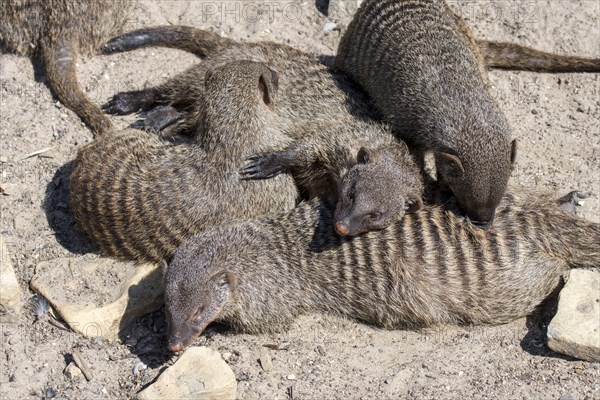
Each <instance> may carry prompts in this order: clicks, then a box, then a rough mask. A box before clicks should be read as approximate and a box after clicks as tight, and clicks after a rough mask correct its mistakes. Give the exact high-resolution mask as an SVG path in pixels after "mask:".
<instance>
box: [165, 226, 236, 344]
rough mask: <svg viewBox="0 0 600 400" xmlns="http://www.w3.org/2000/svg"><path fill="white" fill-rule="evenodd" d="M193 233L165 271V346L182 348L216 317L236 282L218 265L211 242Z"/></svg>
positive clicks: (220, 312)
mask: <svg viewBox="0 0 600 400" xmlns="http://www.w3.org/2000/svg"><path fill="white" fill-rule="evenodd" d="M201 241H202V240H195V238H194V237H192V238H191V239H190V240H188V242H187V243H185V244H184V245H182V246H181V247H180V248H179V249H178V250H177V252H176V253H175V256H174V257H173V260H172V261H171V264H170V265H169V266H168V268H167V271H166V273H165V311H166V317H167V327H168V328H167V332H168V348H169V350H171V351H173V352H179V351H182V350H183V349H184V348H185V347H187V346H188V345H190V344H191V343H192V342H193V341H194V340H196V338H198V336H200V334H201V333H202V332H203V331H204V329H205V328H206V327H207V326H208V325H209V324H210V323H211V322H213V321H215V320H217V319H219V317H220V316H221V315H222V313H223V309H224V307H225V305H226V304H227V303H228V301H229V300H230V297H231V293H232V291H233V288H234V287H235V284H236V278H235V276H234V274H233V273H231V272H228V271H226V270H224V269H222V270H221V269H217V268H215V265H218V264H219V263H218V261H217V260H215V258H216V256H215V255H214V254H213V253H212V252H211V251H210V250H207V248H210V247H212V246H210V245H208V246H207V245H206V243H203V244H202V246H201V245H200V244H199V243H200V242H201Z"/></svg>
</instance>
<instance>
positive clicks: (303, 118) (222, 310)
mask: <svg viewBox="0 0 600 400" xmlns="http://www.w3.org/2000/svg"><path fill="white" fill-rule="evenodd" d="M109 3H110V4H108V3H107V4H104V2H102V1H96V2H92V3H89V4H88V3H86V2H81V3H79V2H71V1H66V0H54V1H49V2H42V1H35V0H31V1H19V0H8V1H5V2H3V3H2V5H0V11H2V15H1V16H0V22H2V23H3V24H0V42H1V43H2V45H3V46H4V47H7V48H9V49H12V50H14V51H17V52H18V53H21V54H33V53H38V54H39V55H41V56H42V59H43V62H44V66H45V69H46V73H47V75H48V78H49V81H50V85H51V87H52V89H53V90H54V92H55V93H56V95H57V97H58V98H59V99H60V100H61V101H63V102H64V103H65V105H67V106H68V107H70V108H72V109H73V110H74V111H75V112H76V113H77V114H78V115H79V116H80V117H81V118H82V119H83V120H84V121H85V122H86V123H87V124H88V125H89V126H90V128H91V129H92V131H93V132H94V133H96V134H97V136H96V139H95V140H94V141H93V142H92V143H91V144H89V145H86V146H84V147H83V148H82V149H81V150H80V151H79V153H78V155H77V158H76V160H75V163H74V167H73V172H72V176H71V183H70V192H71V208H72V210H73V213H74V215H75V217H76V220H77V221H78V224H79V226H80V227H81V228H82V229H83V231H84V232H86V233H87V234H88V235H89V236H90V237H91V238H92V239H93V240H94V241H95V242H96V243H97V244H98V246H99V247H100V251H101V252H102V253H103V254H105V255H111V256H116V257H120V258H123V259H132V260H136V261H153V262H160V261H162V260H166V261H170V264H169V265H168V267H167V271H166V274H165V277H166V282H165V285H166V295H165V296H166V303H167V307H166V311H167V320H168V323H169V348H170V349H171V350H173V351H180V350H182V349H183V348H184V347H185V346H186V345H188V344H190V343H191V342H192V341H193V340H194V338H195V337H197V336H198V335H199V334H200V333H201V332H202V331H203V330H204V328H205V327H206V326H207V324H209V323H210V322H212V321H214V320H224V321H226V322H228V323H230V324H231V325H232V326H233V327H235V328H238V329H240V330H244V331H248V332H259V331H269V330H276V329H282V328H285V327H286V326H288V325H289V322H290V321H291V319H292V318H294V317H295V316H296V315H299V314H301V313H305V312H310V311H327V312H332V313H337V314H342V315H347V316H350V317H354V318H357V319H360V320H363V321H366V322H369V323H373V324H376V325H379V326H383V327H386V328H397V327H424V326H431V325H438V324H446V323H472V324H497V323H503V322H507V321H510V320H511V319H514V318H517V317H520V316H523V315H526V314H528V313H530V312H531V311H533V309H534V308H535V307H536V306H537V305H538V304H540V303H541V302H542V301H543V300H544V299H545V298H546V297H547V296H548V295H549V294H550V293H552V292H553V291H554V290H555V289H556V287H557V285H558V284H559V281H560V278H561V274H562V273H564V272H565V271H567V270H568V269H569V268H570V267H573V266H581V265H585V266H594V267H598V266H600V253H599V251H598V242H599V241H600V225H598V224H594V223H591V222H586V221H583V220H581V219H579V218H577V217H576V216H575V215H573V213H569V212H568V211H565V210H564V209H563V207H561V203H565V199H562V200H561V201H560V202H557V201H550V200H548V198H547V197H543V196H542V197H540V196H538V195H528V194H523V193H519V192H515V193H508V194H507V193H505V190H506V186H507V182H508V177H509V175H510V173H511V170H512V167H513V164H514V162H515V157H516V142H515V140H513V139H511V137H510V128H509V124H508V122H507V120H506V118H505V117H504V114H503V113H502V111H501V110H500V108H499V106H498V105H497V103H496V102H495V101H494V100H493V98H492V96H491V94H490V92H489V83H488V78H487V68H488V67H494V68H505V69H523V70H532V71H540V72H566V71H579V72H584V71H585V72H598V71H600V60H591V59H583V58H577V57H566V56H558V55H554V54H549V53H543V52H540V51H536V50H532V49H528V48H525V47H522V46H518V45H515V44H508V43H494V42H487V41H477V40H475V39H474V38H473V36H472V35H471V33H470V31H469V29H468V28H467V27H466V25H465V24H464V22H463V21H462V19H460V18H459V17H458V16H457V15H455V14H454V13H453V12H452V11H451V9H450V8H449V7H448V5H447V4H446V3H445V2H444V1H443V0H437V1H424V0H395V1H394V0H365V1H364V2H363V4H362V5H361V7H360V9H359V10H358V12H357V14H356V16H355V18H354V20H353V21H352V23H351V24H350V25H349V27H348V30H347V32H346V33H345V34H344V36H343V38H342V40H341V43H340V47H339V50H338V54H337V56H336V58H335V61H334V62H333V63H332V64H331V63H330V64H327V63H326V62H325V61H324V60H323V59H321V58H319V57H317V56H313V55H310V54H306V53H303V52H301V51H298V50H296V49H293V48H291V47H289V46H285V45H282V44H277V43H270V42H262V43H238V42H235V41H233V40H230V39H226V38H223V37H220V36H218V35H216V34H213V33H210V32H206V31H202V30H199V29H195V28H190V27H180V26H169V27H155V28H148V29H144V30H139V31H134V32H130V33H126V34H124V35H122V36H119V37H116V38H113V39H111V40H110V41H108V43H107V44H106V45H105V46H104V47H103V52H104V53H113V52H118V51H126V50H133V49H136V48H139V47H143V46H154V45H158V46H167V47H174V48H179V49H183V50H187V51H190V52H193V53H195V54H197V55H199V56H202V57H204V58H206V59H205V60H204V61H203V62H202V63H201V64H198V65H196V66H194V67H192V68H191V69H190V70H188V71H186V72H184V73H182V74H180V75H178V76H176V77H174V78H172V79H170V80H168V81H167V82H166V83H164V84H162V85H160V86H157V87H154V88H149V89H145V90H141V91H134V92H125V93H119V94H117V95H115V96H114V97H113V98H112V99H111V100H110V101H109V102H108V103H107V104H106V105H105V106H104V107H103V108H104V110H105V111H106V112H108V113H111V114H128V113H133V112H139V111H144V112H146V114H145V120H143V121H140V122H138V123H137V124H136V126H139V127H142V128H145V129H147V130H149V131H156V130H168V129H170V130H173V131H174V132H176V133H180V134H178V135H172V136H170V137H169V138H165V137H163V138H159V137H158V136H157V135H156V134H155V133H154V132H144V131H140V130H136V129H128V130H125V131H121V132H118V131H115V130H114V129H112V125H111V123H110V120H109V119H108V118H107V117H106V116H104V115H103V114H102V113H101V111H100V109H99V108H98V107H97V106H96V105H94V104H93V103H91V102H90V101H89V99H87V97H86V96H85V95H84V94H83V93H82V91H81V89H80V88H79V86H78V85H77V82H76V77H75V69H74V68H75V67H74V65H75V57H76V55H77V54H82V55H87V54H90V53H92V52H93V51H95V50H97V49H99V48H100V47H101V46H102V44H103V43H104V42H106V40H107V39H108V38H109V37H110V36H112V35H113V34H115V33H116V32H117V31H118V30H119V29H121V27H122V26H123V25H124V23H125V19H124V16H125V15H126V13H124V12H123V10H128V9H131V7H135V3H132V2H129V1H127V2H124V3H125V4H123V5H121V3H120V2H117V1H112V2H109ZM98 21H100V22H102V23H101V24H98ZM6 27H8V28H6ZM354 82H356V83H354ZM184 134H185V135H184ZM403 140H404V141H406V143H407V144H408V146H407V145H406V144H405V143H404V142H403ZM425 151H431V152H433V154H434V156H435V161H436V169H437V178H438V180H439V182H438V185H439V186H440V187H443V188H448V189H449V191H450V192H451V193H452V194H453V195H452V196H451V197H448V198H447V199H445V200H444V201H439V199H438V200H437V201H436V202H433V201H432V200H431V198H430V197H431V196H429V197H428V196H425V195H424V193H425V192H427V193H431V189H430V188H426V187H424V186H425V185H424V183H423V176H422V171H423V170H424V168H423V166H422V162H423V158H424V155H423V153H424V152H425ZM413 157H415V158H416V159H417V160H415V159H413ZM418 164H421V165H418ZM299 192H302V193H303V195H302V198H304V199H305V201H303V202H301V203H300V204H299V205H297V202H298V201H299ZM576 195H577V194H573V195H571V196H570V197H567V198H566V199H567V200H569V199H572V198H576ZM442 197H443V196H442ZM306 198H310V199H309V200H306ZM562 205H564V204H562ZM567 205H569V206H570V205H572V202H567ZM277 212H280V213H277ZM405 214H406V215H405ZM463 214H464V215H465V216H466V217H467V218H464V217H463ZM249 218H258V219H255V220H252V219H250V220H248V219H249ZM222 224H228V225H227V226H225V227H217V226H218V225H222Z"/></svg>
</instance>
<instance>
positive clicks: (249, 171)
mask: <svg viewBox="0 0 600 400" xmlns="http://www.w3.org/2000/svg"><path fill="white" fill-rule="evenodd" d="M282 172H285V166H284V165H282V164H281V163H280V162H279V153H277V152H272V153H260V154H255V155H253V156H250V157H248V163H247V164H246V165H245V166H244V167H242V169H240V175H241V176H242V179H269V178H273V177H275V176H277V175H279V174H281V173H282Z"/></svg>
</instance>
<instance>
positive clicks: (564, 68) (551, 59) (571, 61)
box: [477, 40, 600, 72]
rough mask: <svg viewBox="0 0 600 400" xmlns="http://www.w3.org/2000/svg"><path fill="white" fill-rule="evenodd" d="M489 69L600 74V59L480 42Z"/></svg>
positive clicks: (509, 44)
mask: <svg viewBox="0 0 600 400" xmlns="http://www.w3.org/2000/svg"><path fill="white" fill-rule="evenodd" d="M477 44H478V45H479V48H480V49H481V53H482V54H483V56H484V58H485V62H486V64H487V66H488V67H489V68H500V69H512V70H524V71H534V72H600V59H592V58H583V57H576V56H564V55H558V54H552V53H546V52H543V51H539V50H535V49H532V48H529V47H524V46H520V45H518V44H514V43H498V42H490V41H487V40H478V41H477Z"/></svg>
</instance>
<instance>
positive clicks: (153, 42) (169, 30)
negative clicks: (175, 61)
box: [102, 26, 235, 56]
mask: <svg viewBox="0 0 600 400" xmlns="http://www.w3.org/2000/svg"><path fill="white" fill-rule="evenodd" d="M232 44H235V42H234V41H233V40H231V39H227V38H224V37H221V36H219V35H217V34H216V33H212V32H208V31H204V30H202V29H196V28H192V27H189V26H157V27H152V28H146V29H139V30H136V31H131V32H127V33H125V34H123V35H120V36H117V37H114V38H112V39H111V40H110V41H108V43H106V45H105V46H104V48H103V49H102V53H103V54H112V53H119V52H124V51H131V50H135V49H140V48H143V47H149V46H162V47H170V48H173V49H179V50H185V51H189V52H190V53H193V54H196V55H198V56H208V55H210V54H212V53H214V52H216V51H218V50H220V49H222V48H224V47H227V46H229V45H232Z"/></svg>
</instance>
